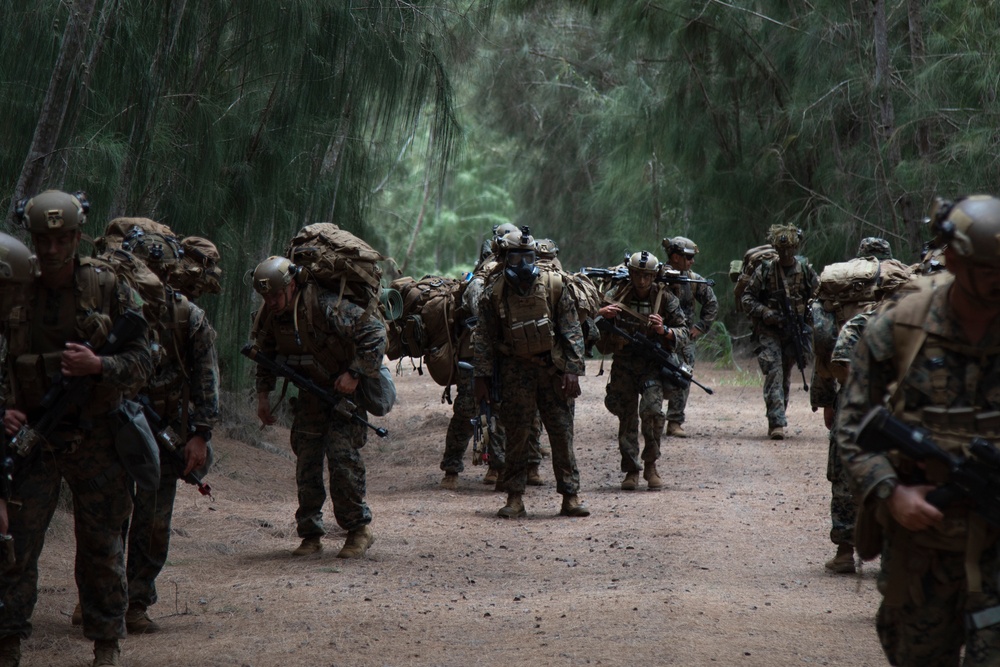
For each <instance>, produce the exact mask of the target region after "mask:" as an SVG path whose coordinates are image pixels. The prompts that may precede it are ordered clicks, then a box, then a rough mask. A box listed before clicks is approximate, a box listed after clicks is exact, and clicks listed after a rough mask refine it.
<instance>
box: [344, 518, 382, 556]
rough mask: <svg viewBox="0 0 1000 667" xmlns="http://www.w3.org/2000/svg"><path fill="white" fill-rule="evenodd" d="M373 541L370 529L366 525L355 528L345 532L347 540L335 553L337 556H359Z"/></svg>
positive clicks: (373, 537)
mask: <svg viewBox="0 0 1000 667" xmlns="http://www.w3.org/2000/svg"><path fill="white" fill-rule="evenodd" d="M374 541H375V536H374V535H373V534H372V529H371V528H369V527H368V526H361V527H360V528H355V529H354V530H352V531H351V532H349V533H347V541H346V542H344V546H343V548H342V549H341V550H340V552H339V553H338V554H337V558H361V557H362V556H364V555H365V553H366V552H367V551H368V547H370V546H371V545H372V542H374Z"/></svg>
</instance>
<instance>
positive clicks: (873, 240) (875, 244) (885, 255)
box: [855, 236, 892, 259]
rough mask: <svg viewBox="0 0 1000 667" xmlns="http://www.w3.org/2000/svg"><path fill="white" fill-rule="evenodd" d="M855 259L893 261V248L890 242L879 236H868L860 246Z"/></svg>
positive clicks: (862, 240)
mask: <svg viewBox="0 0 1000 667" xmlns="http://www.w3.org/2000/svg"><path fill="white" fill-rule="evenodd" d="M855 257H874V258H875V259H892V248H891V247H890V246H889V242H888V241H886V240H885V239H882V238H879V237H877V236H866V237H865V238H863V239H861V243H859V244H858V252H857V253H856V254H855Z"/></svg>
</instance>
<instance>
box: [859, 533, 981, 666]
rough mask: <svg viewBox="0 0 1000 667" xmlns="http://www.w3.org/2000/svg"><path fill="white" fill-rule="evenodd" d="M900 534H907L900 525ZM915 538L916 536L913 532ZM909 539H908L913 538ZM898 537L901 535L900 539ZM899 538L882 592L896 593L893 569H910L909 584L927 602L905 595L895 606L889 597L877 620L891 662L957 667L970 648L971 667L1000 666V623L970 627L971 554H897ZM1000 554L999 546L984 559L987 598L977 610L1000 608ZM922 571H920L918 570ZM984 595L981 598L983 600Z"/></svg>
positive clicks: (885, 555) (888, 553)
mask: <svg viewBox="0 0 1000 667" xmlns="http://www.w3.org/2000/svg"><path fill="white" fill-rule="evenodd" d="M896 529H897V531H898V532H899V533H902V534H904V535H905V533H906V531H903V530H902V529H901V528H899V527H898V526H897V527H896ZM909 535H912V533H910V534H909ZM907 537H908V535H907ZM896 539H898V536H897V538H896ZM892 546H893V538H892V537H891V536H888V539H887V540H886V547H885V548H884V549H883V551H882V568H881V572H880V573H879V590H882V591H887V595H891V594H892V590H891V588H889V589H888V590H887V587H889V584H888V582H889V580H890V578H889V573H890V572H892V569H893V568H897V567H902V568H907V570H908V572H907V574H908V577H909V581H907V582H904V583H903V586H904V587H906V590H909V591H919V592H920V593H921V594H922V597H923V598H924V599H923V600H921V601H919V602H917V601H914V600H913V599H912V598H911V597H910V596H909V595H907V594H906V593H905V591H904V596H905V598H906V599H905V601H903V602H902V603H900V604H890V603H889V600H888V597H887V598H886V599H883V601H882V605H881V606H880V607H879V610H878V614H877V615H876V617H875V624H876V628H877V630H878V637H879V641H880V642H881V643H882V650H883V651H885V655H886V657H887V658H888V659H889V663H890V664H893V665H920V666H921V667H923V666H924V665H933V666H938V665H949V666H951V665H954V666H956V667H957V665H958V664H959V655H960V651H961V648H962V645H963V644H964V645H965V660H964V661H963V662H962V663H961V664H962V665H964V666H965V667H996V665H1000V624H995V625H991V626H989V627H985V628H983V629H981V630H976V629H974V628H973V627H971V626H966V622H965V621H966V613H967V612H968V611H970V610H968V609H966V605H967V602H968V600H969V598H970V595H969V594H968V593H967V590H966V589H967V583H966V577H965V553H964V552H952V551H940V550H932V549H920V548H915V547H912V545H911V548H909V549H907V550H905V551H903V552H898V553H893V551H892ZM998 561H1000V556H998V553H997V545H996V543H994V544H993V545H992V546H991V547H989V548H987V549H986V550H985V551H984V552H983V555H982V556H981V557H980V559H979V565H980V570H981V572H982V589H983V590H982V593H983V596H982V598H981V599H977V600H976V601H975V602H974V603H973V604H974V606H973V607H972V609H971V611H977V610H985V609H990V608H992V607H996V606H997V605H1000V594H998V591H997V577H998V575H1000V562H998ZM915 568H920V570H919V571H914V569H915ZM977 597H978V596H977Z"/></svg>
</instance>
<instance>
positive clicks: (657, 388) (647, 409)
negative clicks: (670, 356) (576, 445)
mask: <svg viewBox="0 0 1000 667" xmlns="http://www.w3.org/2000/svg"><path fill="white" fill-rule="evenodd" d="M626 266H627V267H628V282H627V283H624V284H623V285H621V286H620V287H619V288H617V289H616V290H614V291H612V292H611V294H609V295H608V298H609V299H610V300H611V302H612V303H609V304H608V305H606V306H604V307H602V308H601V310H600V311H599V313H600V316H601V317H602V318H603V319H606V320H615V322H616V324H617V325H618V327H619V328H621V329H623V330H625V331H627V332H628V333H629V334H635V333H641V334H643V335H646V336H649V337H651V338H654V339H656V340H657V342H659V343H661V344H662V345H663V347H665V348H667V349H670V348H673V347H674V346H675V345H683V344H684V343H685V342H686V341H687V331H686V330H685V321H684V313H683V312H682V311H681V304H680V301H678V299H677V297H676V296H674V294H673V293H672V292H671V291H670V289H669V288H668V287H666V286H665V285H663V284H662V283H654V282H653V280H654V279H655V278H656V275H657V273H658V272H659V269H660V262H659V260H657V259H656V257H655V256H654V255H651V254H650V253H648V252H646V251H642V252H637V253H635V254H633V255H632V256H631V257H629V260H628V262H627V263H626ZM598 345H599V346H600V347H601V351H602V352H604V353H605V354H607V353H609V352H610V353H612V354H613V355H614V356H613V362H612V364H611V377H610V378H609V379H608V386H607V395H606V396H605V398H604V405H605V407H607V409H608V410H609V411H610V412H611V414H613V415H615V416H616V417H618V449H619V451H620V452H621V455H622V472H623V473H625V479H624V480H623V481H622V489H623V490H625V491H634V490H635V489H636V487H638V485H639V471H640V470H641V471H642V477H643V479H645V480H646V484H647V485H648V486H649V489H650V490H651V491H653V490H656V489H659V488H661V487H662V486H663V481H662V480H661V479H660V475H659V473H658V472H657V470H656V461H657V460H658V459H659V458H660V438H661V437H662V435H663V422H664V421H665V419H664V415H663V377H662V372H661V370H660V367H659V365H658V364H656V363H655V362H652V361H651V360H650V359H649V358H648V357H646V356H644V355H642V354H641V353H639V352H638V351H636V350H634V349H632V347H631V346H630V345H629V344H627V343H626V342H625V340H624V339H623V338H621V337H620V336H616V335H614V334H607V333H605V334H603V335H602V336H601V340H600V341H599V342H598ZM637 398H638V401H637ZM637 403H638V407H637ZM640 419H641V420H642V438H643V441H644V443H645V446H644V447H643V450H642V459H641V461H640V458H639V422H640Z"/></svg>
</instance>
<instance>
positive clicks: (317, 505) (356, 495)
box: [256, 283, 386, 538]
mask: <svg viewBox="0 0 1000 667" xmlns="http://www.w3.org/2000/svg"><path fill="white" fill-rule="evenodd" d="M299 290H300V294H301V298H297V300H296V305H295V309H297V310H298V322H299V323H301V324H305V323H306V322H313V327H312V328H316V329H324V330H326V332H327V334H326V335H327V336H328V337H327V339H326V342H321V343H319V344H318V345H317V348H322V349H325V350H328V351H332V353H333V354H335V355H336V357H337V359H338V360H337V361H336V364H337V367H327V366H325V365H324V364H323V363H321V361H320V360H319V355H318V354H313V353H312V352H313V348H312V346H310V345H309V343H308V339H309V338H310V337H312V336H314V334H313V333H310V332H307V331H306V329H305V327H300V328H299V329H298V332H297V333H298V334H300V335H301V337H302V338H303V339H304V340H303V343H302V344H296V342H295V341H296V338H295V330H296V321H295V318H294V316H293V311H294V310H295V309H293V308H290V309H288V311H286V312H284V313H282V314H280V315H274V314H268V312H267V309H266V307H264V308H263V309H262V310H263V311H264V312H263V313H262V314H261V316H260V329H259V331H258V333H257V336H256V340H257V346H258V347H259V349H260V350H261V352H263V353H264V354H266V355H267V356H272V357H273V356H277V357H278V358H286V359H285V360H286V361H287V362H288V363H289V364H291V365H296V364H302V366H301V367H300V368H299V370H301V371H302V372H305V373H307V374H309V375H310V376H312V377H313V379H314V380H316V381H319V383H320V385H321V386H328V387H330V391H331V392H332V391H333V389H332V387H333V381H334V380H335V379H336V377H337V376H338V375H340V374H341V373H343V372H345V371H347V370H351V371H354V372H356V373H358V374H359V375H364V376H368V377H376V376H378V374H379V370H380V368H381V365H382V357H383V356H384V355H385V346H386V333H385V325H384V324H383V323H382V321H381V320H380V319H379V318H377V317H374V316H371V315H367V314H366V313H365V310H364V309H363V308H361V307H359V306H357V305H355V304H353V303H351V302H350V301H348V300H347V299H338V297H337V294H335V293H333V292H331V291H329V290H326V289H323V288H320V287H318V286H315V285H313V284H311V283H307V284H305V285H302V286H300V288H299ZM309 290H315V292H314V293H313V295H310V294H308V293H306V292H308V291H309ZM313 302H315V304H314V305H313V306H312V308H315V312H314V313H309V312H308V311H309V309H310V308H311V306H310V305H309V304H310V303H313ZM275 385H276V378H275V377H274V376H273V375H271V374H270V373H268V372H267V371H265V370H264V369H263V368H262V367H260V366H258V367H257V392H258V393H267V392H270V391H272V390H274V388H275ZM292 400H293V408H292V409H293V415H294V417H293V422H292V433H291V446H292V451H293V452H294V453H295V456H296V469H295V481H296V484H297V486H298V496H299V507H298V510H297V511H296V512H295V521H296V526H297V531H298V535H299V537H302V538H309V537H316V538H318V537H321V536H323V535H324V534H325V533H326V531H325V529H324V528H323V504H324V502H326V491H325V490H324V486H323V459H324V457H325V458H326V459H327V465H328V469H329V475H330V499H331V500H332V501H333V512H334V516H335V517H336V519H337V524H338V525H339V526H340V527H341V528H343V529H345V530H347V531H353V530H356V529H358V528H361V527H363V526H367V525H368V524H369V523H371V520H372V515H371V510H370V509H369V508H368V505H367V503H366V502H365V464H364V461H363V460H362V458H361V448H362V447H363V446H364V444H365V442H366V441H367V437H368V433H367V430H366V428H365V426H363V425H361V424H358V423H356V422H355V421H353V420H352V421H345V420H344V419H343V418H342V417H339V416H338V415H337V414H336V413H335V411H334V409H333V408H332V407H330V406H329V405H327V404H326V403H324V402H323V401H322V399H320V398H319V397H316V396H313V395H312V394H310V393H309V392H306V391H300V392H299V393H298V397H297V398H296V399H292ZM358 409H359V411H361V416H362V417H365V416H366V413H365V412H364V411H363V410H361V409H360V407H359V408H358Z"/></svg>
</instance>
